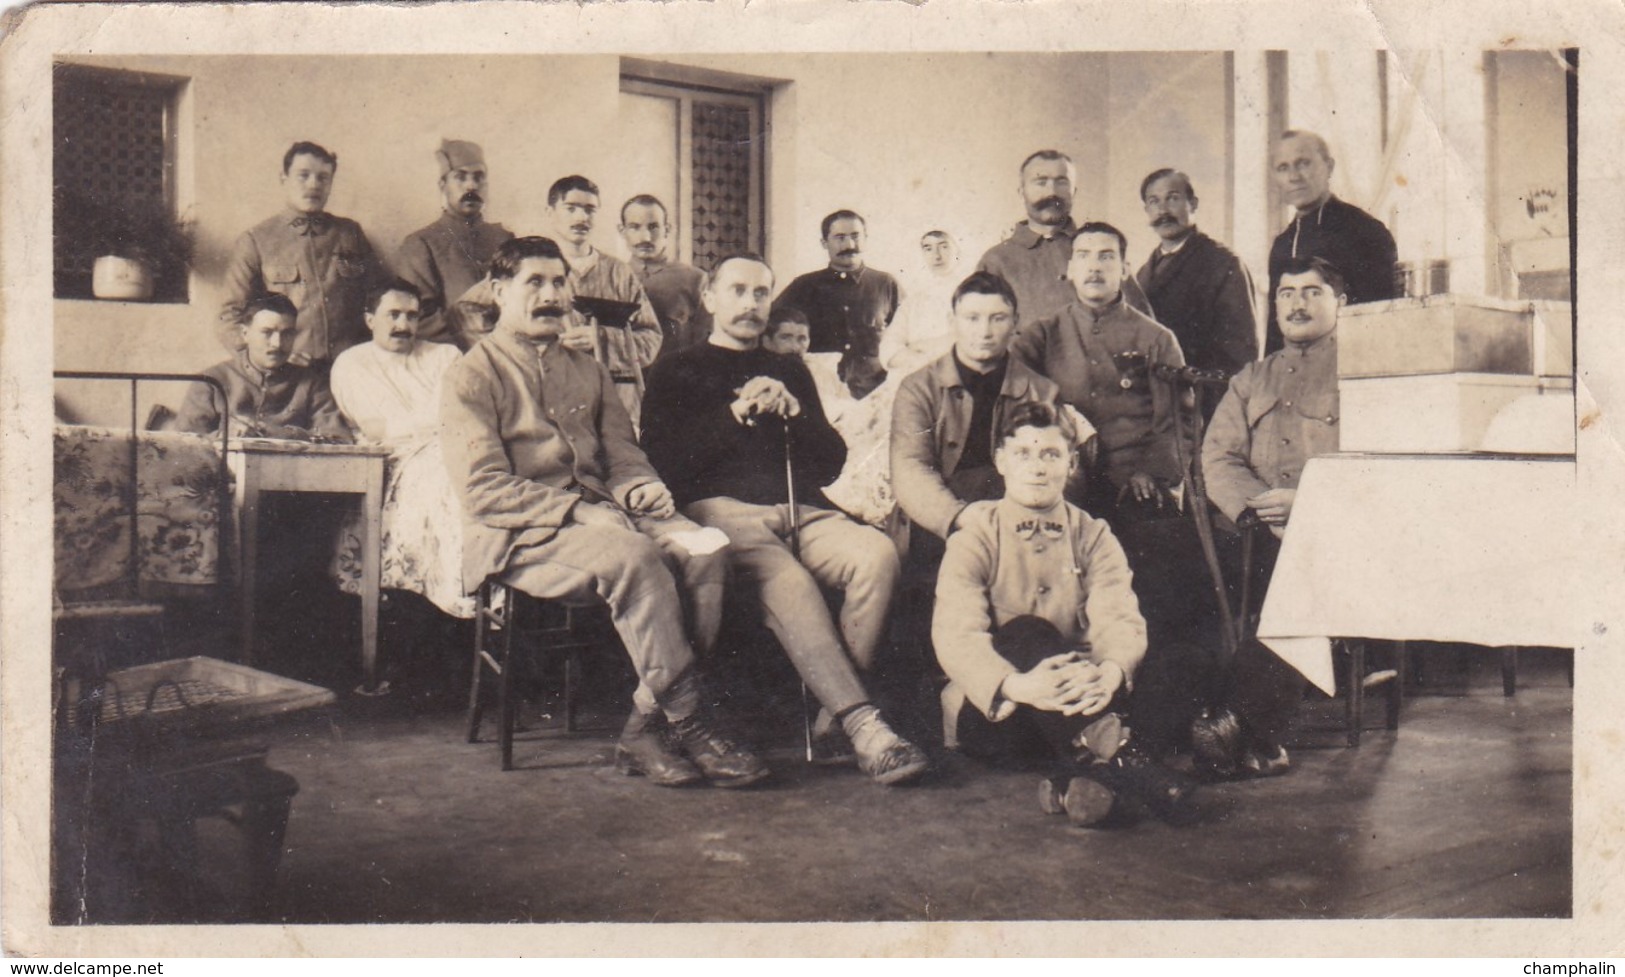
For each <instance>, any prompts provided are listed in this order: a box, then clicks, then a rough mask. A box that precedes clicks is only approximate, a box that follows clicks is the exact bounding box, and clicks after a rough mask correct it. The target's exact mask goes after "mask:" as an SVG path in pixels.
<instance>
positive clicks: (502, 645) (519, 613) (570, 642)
mask: <svg viewBox="0 0 1625 977" xmlns="http://www.w3.org/2000/svg"><path fill="white" fill-rule="evenodd" d="M603 606H604V605H603V604H601V603H598V602H596V601H576V600H541V599H539V598H536V597H532V596H530V595H529V594H526V593H524V592H523V591H521V590H519V589H517V588H515V587H511V586H509V585H508V584H505V583H503V582H501V581H499V580H496V579H495V578H489V579H487V580H486V581H485V583H483V584H482V585H481V586H480V589H479V593H478V595H477V599H476V605H475V611H474V662H473V668H474V676H473V683H472V686H471V687H470V689H469V693H468V742H470V743H477V742H479V738H480V720H481V718H482V717H483V716H484V712H485V703H484V699H483V697H482V695H481V693H482V691H483V688H484V684H485V681H484V680H485V674H486V672H487V671H489V672H490V673H491V675H492V676H493V677H494V678H495V679H496V683H497V742H498V743H499V744H500V746H501V749H502V769H503V770H512V769H513V733H514V728H515V726H516V725H517V722H518V711H519V710H518V703H517V702H515V700H514V691H513V677H514V672H515V670H516V669H517V668H518V667H519V657H518V656H519V655H522V654H523V652H522V651H521V650H520V648H519V645H520V643H521V642H525V641H529V642H532V643H533V645H534V648H535V656H536V660H540V658H541V657H542V656H543V655H546V654H559V653H562V654H564V656H565V658H564V728H565V729H566V730H567V731H570V732H574V731H575V728H576V702H575V680H576V673H577V671H578V670H579V669H580V667H581V650H582V649H583V648H590V647H592V646H593V645H594V644H595V642H594V641H593V640H592V639H591V637H590V636H585V635H583V634H582V631H581V625H582V624H583V623H584V618H585V616H586V615H588V614H591V613H595V612H601V610H602V608H603ZM549 614H551V615H552V616H553V617H554V618H555V621H554V622H547V621H545V620H542V619H543V618H545V617H547V616H548V615H549ZM560 617H562V622H560V621H558V620H557V619H558V618H560ZM516 653H518V654H516Z"/></svg>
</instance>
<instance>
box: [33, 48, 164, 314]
mask: <svg viewBox="0 0 1625 977" xmlns="http://www.w3.org/2000/svg"><path fill="white" fill-rule="evenodd" d="M176 91H177V87H176V86H173V85H162V84H154V83H152V82H151V81H150V80H147V79H144V78H143V77H142V76H132V75H129V73H127V72H118V71H103V70H87V69H82V68H77V67H74V68H68V69H63V68H61V67H59V68H58V70H57V72H56V76H55V82H54V85H53V98H54V103H53V108H52V141H53V146H54V154H55V155H54V160H53V166H52V176H53V179H54V182H55V187H56V209H55V216H56V226H55V234H54V235H53V239H54V252H55V254H54V257H55V283H56V294H57V297H59V298H83V297H89V295H90V278H91V265H92V264H93V263H94V261H95V259H96V257H97V255H96V254H95V252H96V251H97V250H101V249H100V248H98V247H97V245H96V238H97V237H98V236H99V234H105V232H106V231H107V229H108V225H109V223H111V222H113V221H114V220H115V219H116V218H117V216H120V215H123V216H133V215H138V214H146V215H152V214H163V215H169V214H172V213H173V201H172V193H171V190H170V186H171V181H170V169H171V168H172V167H173V165H174V160H173V151H172V148H171V144H170V140H169V126H170V125H171V119H172V118H173V107H174V101H175V96H176ZM178 277H179V281H175V280H168V281H164V280H160V281H159V283H158V295H157V296H156V297H157V298H159V299H160V300H170V301H185V298H186V295H185V290H186V282H185V276H184V275H181V276H178ZM177 290H178V293H179V294H177Z"/></svg>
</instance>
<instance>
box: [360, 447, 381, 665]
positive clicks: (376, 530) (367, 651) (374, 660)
mask: <svg viewBox="0 0 1625 977" xmlns="http://www.w3.org/2000/svg"><path fill="white" fill-rule="evenodd" d="M363 515H364V519H365V523H366V531H365V532H364V533H363V535H362V540H361V672H362V683H363V684H362V687H361V688H362V691H363V692H368V693H372V692H379V691H381V690H380V689H379V688H378V578H379V574H380V567H379V563H380V561H381V560H382V559H383V549H384V534H383V518H384V460H383V459H382V458H378V459H374V464H371V465H369V466H368V470H367V498H366V502H365V504H364V511H363Z"/></svg>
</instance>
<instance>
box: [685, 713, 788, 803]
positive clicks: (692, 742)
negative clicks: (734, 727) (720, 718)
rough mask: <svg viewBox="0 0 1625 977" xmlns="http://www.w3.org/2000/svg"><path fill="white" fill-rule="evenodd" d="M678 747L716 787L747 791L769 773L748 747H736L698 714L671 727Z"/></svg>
mask: <svg viewBox="0 0 1625 977" xmlns="http://www.w3.org/2000/svg"><path fill="white" fill-rule="evenodd" d="M672 730H673V732H674V733H675V734H676V738H677V745H678V746H679V747H681V749H682V751H683V752H684V753H685V754H687V755H688V758H689V759H691V760H693V761H694V765H695V766H697V767H699V768H700V772H701V773H703V774H704V775H705V779H706V780H709V781H711V784H712V785H713V786H716V787H748V786H750V785H751V784H754V783H756V782H757V781H759V780H762V779H763V778H765V777H766V776H767V775H768V773H769V772H770V771H769V770H768V769H767V764H765V763H763V762H762V759H761V758H760V757H758V756H757V755H756V754H755V753H752V752H751V751H750V748H749V747H746V746H743V745H741V744H739V743H736V742H735V741H734V740H733V738H732V737H730V736H728V735H727V734H726V733H724V732H722V731H721V730H720V729H718V728H717V727H716V725H715V724H714V723H713V722H712V721H710V720H708V719H703V718H701V717H700V715H699V714H698V713H696V714H694V715H692V716H689V717H688V718H686V719H679V720H677V721H676V722H675V723H672Z"/></svg>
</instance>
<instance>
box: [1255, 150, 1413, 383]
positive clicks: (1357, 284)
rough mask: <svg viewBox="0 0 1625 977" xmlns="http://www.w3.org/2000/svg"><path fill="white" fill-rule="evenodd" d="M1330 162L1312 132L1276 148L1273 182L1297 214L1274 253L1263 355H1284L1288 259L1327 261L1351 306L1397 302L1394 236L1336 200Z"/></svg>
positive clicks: (1380, 222)
mask: <svg viewBox="0 0 1625 977" xmlns="http://www.w3.org/2000/svg"><path fill="white" fill-rule="evenodd" d="M1336 166H1337V161H1336V160H1334V159H1332V154H1331V150H1329V149H1327V147H1326V140H1324V139H1322V138H1320V137H1319V136H1317V135H1315V134H1314V133H1312V132H1303V131H1299V130H1288V131H1287V132H1284V133H1282V134H1281V139H1280V141H1279V142H1277V143H1276V145H1275V161H1274V172H1275V182H1276V184H1277V185H1278V186H1279V187H1280V189H1281V195H1282V197H1283V198H1284V199H1285V200H1286V202H1287V203H1289V204H1291V205H1292V206H1293V207H1294V208H1296V210H1297V214H1296V215H1295V216H1294V217H1293V218H1292V223H1291V224H1288V225H1287V227H1286V230H1284V231H1282V232H1281V234H1280V236H1279V237H1277V238H1276V239H1275V244H1274V246H1272V247H1271V248H1270V310H1269V311H1270V314H1269V332H1268V334H1267V335H1266V338H1265V342H1264V352H1265V353H1273V352H1275V351H1276V350H1278V349H1280V348H1281V346H1282V343H1283V342H1284V340H1283V339H1282V338H1281V328H1280V324H1279V323H1278V322H1277V321H1276V308H1275V289H1276V286H1277V285H1278V284H1279V283H1280V280H1281V268H1282V267H1283V266H1284V265H1285V264H1286V262H1287V259H1289V258H1324V259H1326V260H1327V261H1329V262H1331V264H1332V266H1333V267H1335V268H1337V270H1338V271H1340V272H1342V273H1343V277H1344V279H1345V280H1346V281H1347V282H1348V301H1349V304H1350V305H1358V304H1359V303H1361V302H1381V301H1383V300H1385V299H1391V298H1395V297H1396V296H1397V293H1398V289H1396V288H1395V287H1394V265H1395V264H1396V263H1397V262H1398V260H1399V252H1398V249H1397V248H1396V247H1395V246H1394V236H1393V235H1392V234H1390V233H1388V228H1387V227H1384V226H1383V223H1382V221H1379V220H1377V219H1376V218H1375V217H1372V216H1371V215H1370V214H1368V213H1366V212H1365V211H1363V210H1361V209H1360V208H1358V207H1356V206H1354V205H1353V204H1351V203H1345V202H1343V201H1342V200H1339V199H1337V197H1335V196H1333V195H1332V187H1331V181H1332V170H1333V169H1335V168H1336Z"/></svg>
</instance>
